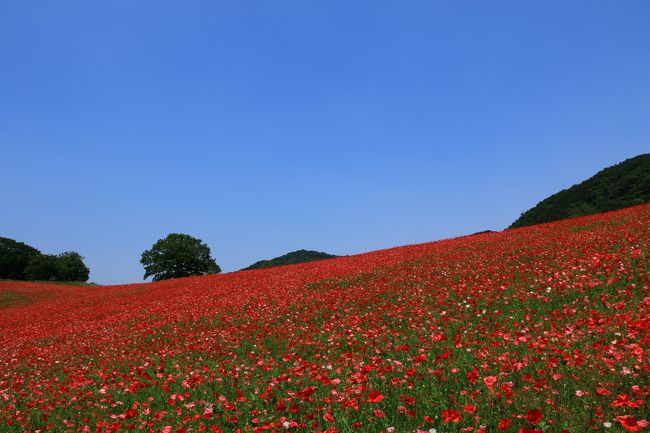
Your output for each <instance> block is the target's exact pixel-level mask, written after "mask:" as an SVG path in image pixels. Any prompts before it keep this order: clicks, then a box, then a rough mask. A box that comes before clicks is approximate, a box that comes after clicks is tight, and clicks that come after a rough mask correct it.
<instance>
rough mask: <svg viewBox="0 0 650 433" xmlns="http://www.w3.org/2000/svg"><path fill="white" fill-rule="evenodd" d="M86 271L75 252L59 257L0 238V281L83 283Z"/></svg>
mask: <svg viewBox="0 0 650 433" xmlns="http://www.w3.org/2000/svg"><path fill="white" fill-rule="evenodd" d="M89 273H90V270H89V269H88V267H87V266H86V265H85V264H84V262H83V257H81V255H80V254H79V253H77V252H74V251H68V252H65V253H62V254H59V255H49V254H42V253H41V252H40V251H39V250H37V249H36V248H34V247H31V246H29V245H26V244H24V243H22V242H17V241H15V240H13V239H8V238H0V278H1V279H7V280H40V281H79V282H83V281H87V280H88V276H89Z"/></svg>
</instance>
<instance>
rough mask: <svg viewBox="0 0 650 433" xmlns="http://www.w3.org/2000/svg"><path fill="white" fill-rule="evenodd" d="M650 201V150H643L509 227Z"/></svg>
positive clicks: (526, 214) (528, 212)
mask: <svg viewBox="0 0 650 433" xmlns="http://www.w3.org/2000/svg"><path fill="white" fill-rule="evenodd" d="M648 202H650V154H643V155H639V156H636V157H634V158H630V159H627V160H625V161H623V162H621V163H618V164H616V165H613V166H611V167H608V168H606V169H604V170H601V171H600V172H598V173H597V174H596V175H595V176H593V177H591V178H589V179H587V180H585V181H584V182H582V183H580V184H578V185H573V186H572V187H571V188H568V189H565V190H562V191H560V192H558V193H556V194H553V195H552V196H550V197H548V198H546V199H544V200H542V201H541V202H539V203H538V204H537V205H536V206H535V207H533V208H532V209H529V210H527V211H526V212H524V213H523V214H521V216H520V217H519V219H517V221H515V222H514V223H512V225H510V227H508V228H517V227H525V226H531V225H534V224H541V223H546V222H550V221H557V220H560V219H565V218H573V217H577V216H583V215H590V214H594V213H599V212H607V211H611V210H616V209H621V208H624V207H628V206H634V205H637V204H642V203H648Z"/></svg>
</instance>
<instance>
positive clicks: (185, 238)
mask: <svg viewBox="0 0 650 433" xmlns="http://www.w3.org/2000/svg"><path fill="white" fill-rule="evenodd" d="M140 263H142V266H144V270H145V272H144V278H145V279H146V278H148V277H153V280H154V281H159V280H167V279H170V278H180V277H189V276H192V275H206V274H218V273H219V272H221V268H219V265H217V263H216V262H215V261H214V259H213V258H212V256H211V254H210V247H208V246H207V245H206V244H205V243H204V242H203V241H201V240H200V239H197V238H194V237H192V236H190V235H185V234H182V233H170V234H169V235H167V237H166V238H164V239H159V240H158V241H157V242H156V243H155V244H153V246H152V247H151V249H149V250H146V251H145V252H143V253H142V258H141V259H140Z"/></svg>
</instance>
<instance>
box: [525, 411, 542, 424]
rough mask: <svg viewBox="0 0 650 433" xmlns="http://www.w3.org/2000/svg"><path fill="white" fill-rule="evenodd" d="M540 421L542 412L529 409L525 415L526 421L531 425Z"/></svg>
mask: <svg viewBox="0 0 650 433" xmlns="http://www.w3.org/2000/svg"><path fill="white" fill-rule="evenodd" d="M541 420H542V411H541V410H539V409H531V410H529V411H528V413H527V414H526V421H528V422H529V423H531V424H537V423H538V422H540V421H541Z"/></svg>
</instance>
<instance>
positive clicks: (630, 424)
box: [616, 415, 641, 431]
mask: <svg viewBox="0 0 650 433" xmlns="http://www.w3.org/2000/svg"><path fill="white" fill-rule="evenodd" d="M616 421H618V422H620V423H621V425H622V426H623V428H624V429H625V430H627V431H640V430H641V427H640V426H639V424H637V422H636V420H635V419H634V418H633V417H631V416H630V415H621V416H617V417H616Z"/></svg>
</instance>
